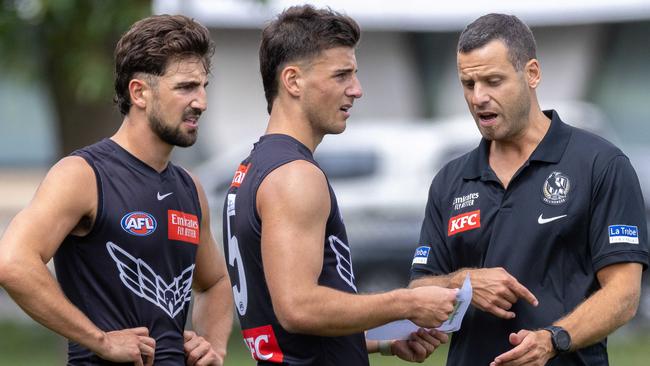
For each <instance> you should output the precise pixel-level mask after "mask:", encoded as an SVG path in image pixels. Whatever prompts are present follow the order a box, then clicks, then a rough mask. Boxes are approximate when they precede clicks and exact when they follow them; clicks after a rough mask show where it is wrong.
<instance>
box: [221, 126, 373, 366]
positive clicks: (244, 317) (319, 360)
mask: <svg viewBox="0 0 650 366" xmlns="http://www.w3.org/2000/svg"><path fill="white" fill-rule="evenodd" d="M294 160H306V161H309V162H311V163H312V164H314V165H316V166H317V167H318V163H316V161H314V158H313V156H312V153H311V151H310V150H309V149H308V148H307V147H306V146H305V145H303V144H302V143H300V142H299V141H297V140H296V139H294V138H292V137H290V136H287V135H280V134H273V135H266V136H262V137H261V138H260V140H259V141H258V142H257V143H256V144H255V146H254V148H253V150H252V152H251V154H250V156H249V157H248V158H246V159H245V160H244V161H243V162H242V163H241V165H240V167H239V169H238V170H237V172H236V173H235V177H234V178H233V181H232V185H231V186H230V189H229V190H228V194H227V197H226V202H225V205H224V213H223V214H224V216H223V223H224V225H223V226H224V227H223V233H224V243H227V245H224V247H225V253H226V258H227V262H228V272H229V274H230V280H231V282H232V285H233V294H234V299H235V308H236V309H237V314H238V316H239V320H240V323H241V327H242V334H243V337H244V342H245V343H246V345H247V346H248V348H249V350H250V351H251V354H252V356H253V358H255V359H256V360H257V361H258V365H267V364H283V365H320V366H327V365H346V366H355V365H368V354H367V350H366V345H365V338H364V335H363V334H362V333H358V334H353V335H350V336H342V337H321V336H313V335H304V334H293V333H289V332H287V331H286V330H285V329H283V328H282V326H281V325H280V323H279V322H278V319H277V318H276V316H275V314H274V312H273V305H272V304H271V297H270V294H269V290H268V287H267V285H266V281H265V277H264V268H263V266H262V253H261V246H260V243H261V228H262V225H263V224H262V222H261V220H260V218H259V216H258V214H257V209H256V202H255V199H256V195H257V189H258V187H259V185H260V183H261V182H262V180H263V179H264V178H265V177H266V176H267V175H268V174H269V173H270V172H272V171H273V170H274V169H276V168H278V167H280V166H282V165H284V164H287V163H289V162H291V161H294ZM328 187H329V193H330V199H331V212H330V215H329V217H328V220H327V225H326V228H325V237H324V238H323V246H324V258H323V269H322V271H321V274H320V277H319V279H318V283H319V284H320V285H322V286H327V287H331V288H335V289H337V290H340V291H345V292H350V293H356V285H355V282H354V274H353V271H352V262H351V259H350V248H349V246H348V244H347V235H346V232H345V226H344V225H343V221H342V219H341V214H340V212H339V208H338V204H337V202H336V197H335V195H334V191H333V190H332V188H331V187H330V186H329V183H328ZM297 240H299V238H297Z"/></svg>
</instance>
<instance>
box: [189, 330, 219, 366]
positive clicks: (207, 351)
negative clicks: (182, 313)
mask: <svg viewBox="0 0 650 366" xmlns="http://www.w3.org/2000/svg"><path fill="white" fill-rule="evenodd" d="M183 337H184V338H185V345H184V346H183V348H184V349H185V358H186V360H187V365H189V366H194V365H196V366H222V365H223V360H222V359H221V358H220V357H219V356H218V355H217V353H216V352H215V351H214V349H212V345H211V344H210V342H208V341H206V340H205V338H203V337H201V336H199V335H197V334H196V333H195V332H193V331H191V330H186V331H185V332H183Z"/></svg>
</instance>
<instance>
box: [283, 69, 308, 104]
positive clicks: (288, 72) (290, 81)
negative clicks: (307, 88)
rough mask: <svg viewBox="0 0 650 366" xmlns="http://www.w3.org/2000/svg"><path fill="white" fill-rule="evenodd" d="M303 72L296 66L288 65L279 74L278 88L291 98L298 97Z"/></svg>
mask: <svg viewBox="0 0 650 366" xmlns="http://www.w3.org/2000/svg"><path fill="white" fill-rule="evenodd" d="M302 73H303V70H301V69H300V67H298V66H296V65H290V66H287V67H285V68H283V69H282V71H281V72H280V86H281V87H282V88H284V90H286V91H287V93H289V95H291V96H293V97H299V96H300V93H301V90H302V77H303V74H302Z"/></svg>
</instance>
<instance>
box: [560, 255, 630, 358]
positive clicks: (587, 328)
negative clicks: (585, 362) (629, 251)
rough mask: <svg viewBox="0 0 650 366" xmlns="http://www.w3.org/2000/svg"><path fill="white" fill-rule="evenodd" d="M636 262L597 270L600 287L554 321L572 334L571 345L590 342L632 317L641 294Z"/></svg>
mask: <svg viewBox="0 0 650 366" xmlns="http://www.w3.org/2000/svg"><path fill="white" fill-rule="evenodd" d="M641 272H642V267H641V265H640V264H639V263H619V264H613V265H610V266H607V267H605V268H603V269H601V270H600V271H598V273H597V277H598V282H600V285H601V289H600V290H598V291H596V292H595V293H594V294H593V295H592V296H590V297H589V298H588V299H587V300H586V301H585V302H583V303H582V304H580V305H579V306H578V307H577V308H576V309H575V310H574V311H573V312H571V314H569V315H567V316H566V317H565V318H563V319H561V320H560V321H558V322H557V323H556V325H559V326H561V327H563V328H564V329H566V330H567V331H568V332H569V334H570V335H571V339H572V342H573V349H579V348H583V347H586V346H589V345H592V344H594V343H596V342H598V341H599V340H601V339H603V338H605V337H606V336H607V335H608V334H610V333H612V332H613V331H614V330H616V329H617V328H619V327H620V326H622V325H623V324H625V323H627V322H628V321H630V319H632V318H633V317H634V314H636V310H637V308H638V307H639V298H640V296H641Z"/></svg>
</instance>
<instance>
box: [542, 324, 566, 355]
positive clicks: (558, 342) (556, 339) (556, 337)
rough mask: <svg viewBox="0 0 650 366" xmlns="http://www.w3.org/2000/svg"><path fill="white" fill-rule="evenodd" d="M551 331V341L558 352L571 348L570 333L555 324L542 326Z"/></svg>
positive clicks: (564, 351)
mask: <svg viewBox="0 0 650 366" xmlns="http://www.w3.org/2000/svg"><path fill="white" fill-rule="evenodd" d="M544 330H547V331H549V332H550V333H551V343H552V344H553V348H554V349H555V351H556V352H557V353H558V354H562V353H567V352H569V350H571V335H569V332H567V331H566V330H565V329H564V328H562V327H558V326H556V325H549V326H548V327H544Z"/></svg>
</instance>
